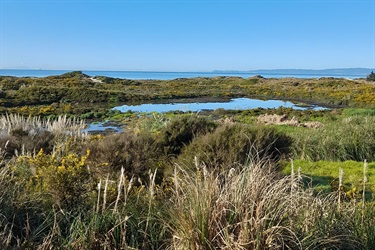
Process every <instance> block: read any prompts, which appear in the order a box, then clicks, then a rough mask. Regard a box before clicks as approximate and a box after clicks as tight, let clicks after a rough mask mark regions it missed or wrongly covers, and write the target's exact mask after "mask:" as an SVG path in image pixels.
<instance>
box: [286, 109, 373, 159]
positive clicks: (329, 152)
mask: <svg viewBox="0 0 375 250" xmlns="http://www.w3.org/2000/svg"><path fill="white" fill-rule="evenodd" d="M374 123H375V117H373V116H367V117H362V116H358V117H348V118H343V119H342V120H340V121H337V122H335V123H331V124H328V125H326V126H325V127H323V128H319V129H317V130H311V129H306V130H303V131H298V132H294V133H291V136H292V137H293V139H294V147H293V154H294V158H299V159H306V160H311V161H319V160H331V161H345V160H355V161H363V160H365V159H367V160H368V161H374V160H375V155H374V153H373V152H374V151H375V126H374Z"/></svg>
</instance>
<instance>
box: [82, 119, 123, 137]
mask: <svg viewBox="0 0 375 250" xmlns="http://www.w3.org/2000/svg"><path fill="white" fill-rule="evenodd" d="M122 130H123V129H122V128H120V127H118V126H110V125H108V124H107V123H106V122H99V123H90V124H89V126H88V127H87V128H85V129H84V130H83V132H85V133H91V134H95V133H105V132H109V131H111V132H115V133H119V132H122Z"/></svg>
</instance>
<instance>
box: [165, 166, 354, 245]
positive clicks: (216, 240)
mask: <svg viewBox="0 0 375 250" xmlns="http://www.w3.org/2000/svg"><path fill="white" fill-rule="evenodd" d="M183 169H184V168H181V167H178V168H176V171H175V174H174V176H173V178H174V190H173V191H174V195H173V197H172V205H171V208H170V210H169V217H168V218H169V219H168V224H169V227H170V229H171V231H172V233H173V238H172V246H173V249H322V248H328V249H347V248H350V249H360V248H361V244H360V241H359V240H358V239H356V238H355V237H354V236H353V233H352V230H354V228H353V227H352V226H351V224H350V223H351V216H352V215H353V214H352V213H353V211H354V210H352V209H343V210H344V211H345V212H343V211H342V212H340V213H337V204H336V198H335V196H328V197H323V196H322V197H321V196H315V195H313V192H312V189H304V188H302V182H301V177H300V176H299V175H295V176H294V177H293V176H287V177H283V178H280V177H279V176H278V175H277V173H276V172H274V171H273V170H272V169H271V168H270V166H269V164H268V163H267V162H266V163H265V162H263V163H259V162H258V163H250V164H249V165H247V166H246V167H244V169H243V170H242V171H238V170H234V169H231V170H229V171H227V172H223V173H221V174H216V173H215V172H213V171H208V170H207V169H206V168H205V166H199V169H197V172H195V173H190V172H186V171H185V170H183Z"/></svg>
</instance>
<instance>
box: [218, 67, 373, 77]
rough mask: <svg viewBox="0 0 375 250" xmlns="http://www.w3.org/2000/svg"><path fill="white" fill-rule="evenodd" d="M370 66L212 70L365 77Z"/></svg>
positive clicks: (368, 72) (219, 71)
mask: <svg viewBox="0 0 375 250" xmlns="http://www.w3.org/2000/svg"><path fill="white" fill-rule="evenodd" d="M374 70H375V69H370V68H339V69H259V70H247V71H236V70H214V71H213V72H214V73H239V72H241V73H253V74H260V75H261V74H275V75H333V76H334V75H357V76H359V77H366V76H367V75H368V74H370V73H371V71H374Z"/></svg>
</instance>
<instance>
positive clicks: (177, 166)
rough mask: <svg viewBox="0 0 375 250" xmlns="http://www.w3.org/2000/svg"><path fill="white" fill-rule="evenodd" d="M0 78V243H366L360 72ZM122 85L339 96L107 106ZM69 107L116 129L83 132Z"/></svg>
mask: <svg viewBox="0 0 375 250" xmlns="http://www.w3.org/2000/svg"><path fill="white" fill-rule="evenodd" d="M297 83H298V84H297ZM17 84H18V85H17ZM173 84H175V85H173ZM0 86H1V91H0V102H1V103H2V105H3V106H2V111H3V112H4V114H3V115H0V186H1V189H0V248H1V249H196V250H198V249H199V250H201V249H374V248H375V219H374V218H375V207H374V206H375V202H374V198H373V193H374V192H375V172H374V166H375V159H374V151H375V129H374V127H373V124H374V122H375V120H374V119H375V118H374V117H375V113H374V112H373V110H372V109H370V108H369V107H371V106H372V101H368V100H369V99H368V98H369V95H370V94H369V93H370V92H371V91H370V89H372V85H371V84H370V83H368V82H366V81H365V80H364V79H363V80H355V81H351V80H345V79H318V80H316V79H263V78H261V77H255V78H250V79H242V78H221V77H219V78H195V79H177V80H171V81H151V80H150V81H131V80H123V79H113V78H107V77H95V78H94V80H92V79H91V78H90V77H89V76H86V75H84V74H82V73H81V72H72V73H68V74H64V75H61V76H54V77H46V78H12V77H0ZM17 86H18V87H17ZM199 86H201V88H199ZM228 86H231V87H230V88H228ZM234 86H236V87H234ZM277 86H279V87H277ZM308 86H310V87H308ZM350 86H351V87H350ZM349 87H350V88H352V90H353V91H349ZM29 88H34V90H33V91H34V92H35V93H32V92H33V91H32V90H31V89H29ZM130 88H132V90H130ZM194 88H196V89H195V91H194ZM367 88H368V89H369V91H370V92H369V93H368V94H369V95H367V92H361V91H362V90H363V89H367ZM68 89H70V90H69V91H70V92H69V91H68V92H64V91H65V90H68ZM84 89H86V90H87V91H86V92H82V91H83V90H84ZM266 89H267V94H265V90H266ZM354 89H356V90H358V91H359V92H355V91H354ZM41 90H43V91H45V92H43V93H45V95H46V97H43V98H42V97H41V96H39V94H41V92H39V91H41ZM52 90H53V91H55V92H54V93H55V94H56V95H52V94H51V93H52V92H51V91H52ZM228 90H229V94H228V95H227V94H223V93H225V91H228ZM276 90H277V92H276ZM328 90H329V91H328ZM91 91H92V92H91ZM97 91H98V92H97ZM167 91H169V92H174V91H181V93H179V92H178V93H179V94H176V96H169V94H168V95H167V94H166V93H167ZM189 91H190V92H189ZM257 91H258V92H257ZM284 91H285V92H284ZM288 91H289V95H288ZM320 91H321V92H320ZM341 91H342V92H341ZM345 91H346V94H345V98H346V99H345V98H344V99H345V100H344V99H342V96H341V94H343V93H344V92H345ZM99 92H100V93H102V94H103V100H104V102H106V104H105V105H104V104H103V103H99V102H102V101H103V100H101V98H102V97H101V95H100V94H98V93H99ZM141 92H142V93H141ZM256 92H257V93H256ZM64 93H65V94H64ZM79 93H81V94H82V95H86V94H87V96H90V95H91V94H92V95H93V97H94V96H96V95H98V96H97V98H93V99H92V100H89V99H90V98H88V99H85V98H86V97H85V96H82V98H81V99H79V95H80V94H79ZM176 93H177V92H176ZM276 93H279V94H277V95H276ZM374 93H375V92H374ZM371 95H372V93H371ZM116 96H117V97H118V98H120V99H116V98H117V97H116ZM129 96H133V97H134V100H145V99H147V98H149V99H159V98H161V99H164V98H165V97H167V98H171V97H173V98H180V97H181V98H182V97H184V98H186V97H190V96H191V97H196V96H201V97H212V96H233V97H238V96H262V97H264V98H278V99H279V98H288V97H290V98H295V99H301V100H302V99H306V100H308V101H310V102H315V103H325V104H335V105H338V104H339V105H342V106H345V107H346V108H333V109H329V110H321V111H314V110H305V111H302V110H292V109H290V108H278V109H254V110H244V111H239V110H233V111H230V110H222V109H218V110H215V111H212V112H208V111H204V112H201V113H199V114H195V113H189V112H185V113H183V112H170V113H165V114H156V113H147V114H138V113H132V112H128V113H124V114H121V113H118V112H113V111H106V110H108V108H109V107H110V106H111V105H112V101H113V102H117V101H128V100H130V99H128V97H129ZM339 96H341V97H339ZM114 97H116V98H114ZM75 98H76V99H75ZM106 98H108V99H106ZM111 98H112V99H111ZM121 98H124V99H121ZM340 98H341V99H340ZM109 99H111V100H110V101H108V100H109ZM363 100H367V101H363ZM374 100H375V99H374ZM86 101H88V102H91V104H92V106H89V105H82V104H83V103H84V102H86ZM96 102H98V103H96ZM78 104H79V105H78ZM69 105H70V106H69ZM80 105H82V106H84V108H83V107H81V108H79V106H80ZM347 106H352V107H350V108H347ZM67 107H69V109H68V108H67ZM90 107H94V108H93V109H92V110H90ZM64 109H66V110H65V111H64ZM90 112H91V113H90ZM76 117H81V118H82V117H86V118H88V119H93V118H110V119H112V120H113V121H116V122H118V123H126V127H125V128H124V131H123V132H121V133H105V134H86V133H83V132H82V130H83V128H84V126H85V124H84V122H83V121H82V120H81V119H78V118H76ZM267 119H271V120H272V121H267ZM278 121H283V122H282V123H278Z"/></svg>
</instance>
